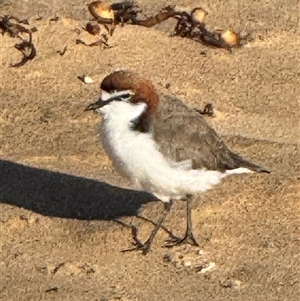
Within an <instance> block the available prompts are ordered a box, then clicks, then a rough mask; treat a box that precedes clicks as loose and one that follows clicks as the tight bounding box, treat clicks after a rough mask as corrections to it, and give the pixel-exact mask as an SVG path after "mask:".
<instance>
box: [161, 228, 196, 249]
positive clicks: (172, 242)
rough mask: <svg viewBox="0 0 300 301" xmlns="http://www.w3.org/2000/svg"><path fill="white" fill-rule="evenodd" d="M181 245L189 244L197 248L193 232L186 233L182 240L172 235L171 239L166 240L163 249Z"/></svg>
mask: <svg viewBox="0 0 300 301" xmlns="http://www.w3.org/2000/svg"><path fill="white" fill-rule="evenodd" d="M181 244H189V245H192V246H197V247H198V246H199V244H198V242H197V241H196V239H195V237H194V235H193V232H187V233H186V234H185V236H184V237H183V238H181V237H176V236H174V235H173V237H172V238H171V239H168V240H166V243H165V247H167V248H171V247H174V246H177V245H181Z"/></svg>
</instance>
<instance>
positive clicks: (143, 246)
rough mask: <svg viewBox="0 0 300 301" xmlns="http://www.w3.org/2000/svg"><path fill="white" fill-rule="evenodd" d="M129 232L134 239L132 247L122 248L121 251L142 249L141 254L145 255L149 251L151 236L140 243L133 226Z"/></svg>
mask: <svg viewBox="0 0 300 301" xmlns="http://www.w3.org/2000/svg"><path fill="white" fill-rule="evenodd" d="M131 233H132V237H133V240H134V242H133V244H134V247H133V248H130V249H124V250H122V252H131V251H142V254H143V255H146V254H147V253H148V252H149V251H150V248H151V244H152V240H153V238H151V237H149V239H148V240H147V241H146V242H145V243H142V242H141V241H140V240H139V239H138V237H137V234H138V230H137V228H136V227H135V226H131Z"/></svg>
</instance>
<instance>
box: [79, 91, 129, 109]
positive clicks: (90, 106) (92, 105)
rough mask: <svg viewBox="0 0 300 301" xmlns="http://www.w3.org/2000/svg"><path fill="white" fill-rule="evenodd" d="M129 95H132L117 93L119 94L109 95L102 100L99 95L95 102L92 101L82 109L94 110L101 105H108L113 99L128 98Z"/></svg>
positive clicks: (121, 99)
mask: <svg viewBox="0 0 300 301" xmlns="http://www.w3.org/2000/svg"><path fill="white" fill-rule="evenodd" d="M131 96H132V94H131V93H127V94H123V95H122V96H120V95H119V96H114V97H111V98H110V99H108V100H105V101H103V100H102V99H101V97H100V98H99V100H98V101H96V102H94V103H92V104H90V105H88V106H87V107H86V108H85V109H84V111H95V110H97V109H100V108H102V107H104V106H106V105H108V104H109V103H111V102H112V101H114V100H116V101H123V100H124V99H128V98H130V97H131Z"/></svg>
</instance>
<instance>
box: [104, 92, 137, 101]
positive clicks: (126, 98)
mask: <svg viewBox="0 0 300 301" xmlns="http://www.w3.org/2000/svg"><path fill="white" fill-rule="evenodd" d="M131 96H132V94H130V93H127V94H123V95H119V96H116V97H113V98H110V99H109V101H110V102H111V101H114V100H116V101H131Z"/></svg>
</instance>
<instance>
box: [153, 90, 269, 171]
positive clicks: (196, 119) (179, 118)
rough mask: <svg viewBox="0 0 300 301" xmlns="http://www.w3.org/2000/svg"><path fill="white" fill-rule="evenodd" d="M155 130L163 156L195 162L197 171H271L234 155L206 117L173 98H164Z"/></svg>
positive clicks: (160, 105)
mask: <svg viewBox="0 0 300 301" xmlns="http://www.w3.org/2000/svg"><path fill="white" fill-rule="evenodd" d="M153 130H154V138H155V140H156V141H157V143H158V145H159V146H160V150H161V151H162V153H164V155H166V156H169V157H171V158H172V159H173V160H175V161H183V160H188V159H192V160H193V167H194V168H201V167H205V168H207V169H209V170H225V169H234V168H238V167H246V168H249V169H251V170H253V171H256V172H268V171H267V170H265V169H264V168H262V167H260V166H258V165H256V164H254V163H251V162H249V161H247V160H245V159H243V158H241V157H240V156H239V155H237V154H235V153H233V152H232V151H231V150H230V149H229V148H228V147H227V146H226V145H225V143H224V142H223V141H222V140H221V139H220V137H219V136H218V134H217V133H216V131H215V130H214V129H213V128H212V127H211V126H210V125H209V124H208V123H207V121H206V120H205V117H203V116H202V115H200V114H199V113H198V112H196V111H195V110H193V109H190V108H188V107H187V106H186V105H185V104H184V103H183V102H182V101H181V100H179V99H177V98H174V97H173V96H167V95H164V96H162V97H161V101H160V104H159V108H158V111H157V114H156V118H155V122H154V128H153ZM166 133H168V134H166Z"/></svg>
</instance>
